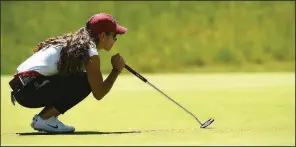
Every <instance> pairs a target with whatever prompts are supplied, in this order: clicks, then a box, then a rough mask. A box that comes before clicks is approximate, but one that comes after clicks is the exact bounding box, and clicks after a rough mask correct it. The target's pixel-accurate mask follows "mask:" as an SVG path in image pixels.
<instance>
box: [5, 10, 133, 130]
mask: <svg viewBox="0 0 296 147" xmlns="http://www.w3.org/2000/svg"><path fill="white" fill-rule="evenodd" d="M126 31H127V29H126V28H124V27H122V26H120V25H119V24H118V23H117V22H116V21H115V20H114V18H113V17H112V16H111V15H109V14H106V13H98V14H95V15H93V16H92V17H91V18H90V19H89V20H88V21H87V23H86V25H85V26H84V27H82V28H80V29H79V30H78V31H76V32H74V33H69V34H66V35H63V36H58V37H53V38H49V39H46V40H45V41H43V42H41V43H39V44H37V46H36V48H35V49H34V50H33V52H34V54H33V55H32V56H31V57H29V58H28V59H27V60H25V61H24V62H23V63H21V64H20V65H19V67H18V68H17V73H16V74H15V75H14V78H13V79H12V80H11V81H10V82H9V85H10V87H11V89H12V92H11V100H12V102H13V104H14V103H15V101H16V102H18V103H19V104H20V105H21V106H23V107H26V108H41V107H44V109H43V110H42V111H41V112H40V113H39V114H36V115H35V116H34V117H33V120H32V123H31V127H32V128H33V129H35V130H38V131H45V132H51V133H66V132H74V130H75V128H74V127H72V126H68V125H65V124H63V123H62V122H61V121H59V120H58V116H59V115H60V114H64V113H65V112H67V111H68V110H69V109H71V108H72V107H74V106H75V105H77V104H78V103H79V102H81V101H82V100H83V99H85V98H86V97H87V96H88V95H89V94H90V93H92V94H93V96H94V97H95V98H96V99H97V100H101V99H102V98H103V97H104V96H105V95H106V94H107V93H108V92H109V91H110V89H111V88H112V85H113V84H114V82H115V80H116V79H117V77H118V75H119V74H120V72H121V71H122V70H123V68H124V66H125V62H124V59H123V58H122V57H121V56H120V55H119V54H116V55H114V56H112V58H111V64H112V66H113V69H112V71H111V72H110V74H109V75H108V77H107V78H106V79H105V80H103V76H102V74H101V71H100V57H99V54H98V50H106V51H109V50H111V48H112V46H113V44H114V43H115V41H116V40H117V38H116V36H117V35H118V34H124V33H126Z"/></svg>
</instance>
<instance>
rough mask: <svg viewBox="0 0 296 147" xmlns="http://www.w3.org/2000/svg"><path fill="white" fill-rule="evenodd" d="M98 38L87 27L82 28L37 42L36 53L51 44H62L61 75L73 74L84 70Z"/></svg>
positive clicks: (59, 64) (58, 67) (59, 67)
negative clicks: (91, 49)
mask: <svg viewBox="0 0 296 147" xmlns="http://www.w3.org/2000/svg"><path fill="white" fill-rule="evenodd" d="M97 41H98V39H97V37H95V35H92V34H91V33H90V31H89V30H88V29H87V28H86V27H82V28H80V29H79V30H78V31H77V32H75V33H67V34H65V35H62V36H57V37H51V38H48V39H46V40H45V41H43V42H40V43H38V44H37V46H36V48H35V49H34V50H33V52H34V53H36V52H38V51H39V50H41V49H43V48H45V47H47V46H49V45H59V46H61V52H60V58H59V61H58V63H57V64H58V65H57V70H58V71H59V74H61V75H71V74H76V73H79V72H82V71H83V70H84V69H85V67H86V64H87V62H88V60H89V53H88V50H89V49H90V48H91V47H93V45H94V44H95V45H98V42H97Z"/></svg>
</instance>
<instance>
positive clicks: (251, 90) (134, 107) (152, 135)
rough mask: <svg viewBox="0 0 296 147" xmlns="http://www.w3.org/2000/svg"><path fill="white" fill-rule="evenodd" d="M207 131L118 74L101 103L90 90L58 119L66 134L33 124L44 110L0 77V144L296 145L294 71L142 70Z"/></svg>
mask: <svg viewBox="0 0 296 147" xmlns="http://www.w3.org/2000/svg"><path fill="white" fill-rule="evenodd" d="M143 75H144V76H145V77H146V78H147V79H148V80H149V81H150V82H151V83H152V84H154V85H155V86H157V87H158V88H160V89H161V90H163V91H164V92H165V93H166V94H168V95H169V96H171V97H172V98H173V99H175V100H176V101H178V102H179V103H180V104H182V105H183V106H184V107H186V108H187V109H188V110H190V111H192V112H193V113H194V114H195V115H196V116H197V117H198V118H199V119H200V120H202V121H203V122H204V121H206V120H208V119H209V118H210V117H213V118H215V122H214V123H213V124H212V125H211V126H210V127H209V128H208V129H200V128H199V125H198V123H197V122H196V121H195V120H194V119H193V118H192V117H191V116H190V115H188V114H187V113H186V112H184V111H183V110H182V109H180V108H179V107H177V106H176V105H175V104H174V103H172V102H170V101H169V100H167V99H166V98H165V97H163V96H162V95H161V94H160V93H158V92H157V91H156V90H154V89H153V88H151V87H150V86H149V85H147V84H145V83H143V82H141V81H140V80H139V79H137V78H136V77H134V76H132V75H130V74H128V75H121V76H120V77H119V79H118V81H117V82H116V84H115V85H114V88H113V89H112V90H111V93H109V94H108V95H107V96H106V97H105V98H104V99H103V100H102V101H96V100H95V99H94V98H93V96H92V95H89V97H88V98H87V99H85V100H84V101H83V102H81V103H80V104H79V105H77V106H75V107H74V108H73V109H71V110H70V111H68V113H66V114H65V115H61V116H60V117H59V118H60V119H61V120H62V121H63V122H64V123H66V124H68V125H74V126H75V127H76V132H75V133H73V134H67V135H44V134H43V135H42V134H41V133H38V132H36V131H34V130H33V129H32V128H31V127H30V123H31V120H32V117H33V115H34V114H35V113H38V112H39V111H40V110H41V109H26V108H23V107H21V106H20V105H18V104H17V105H16V106H13V105H12V104H11V102H10V93H9V91H10V88H9V86H8V84H7V83H8V81H9V80H10V76H2V77H1V145H46V146H48V145H49V146H50V145H295V90H294V89H295V82H294V80H295V78H294V77H295V74H294V73H252V74H249V73H224V74H155V75H151V74H143Z"/></svg>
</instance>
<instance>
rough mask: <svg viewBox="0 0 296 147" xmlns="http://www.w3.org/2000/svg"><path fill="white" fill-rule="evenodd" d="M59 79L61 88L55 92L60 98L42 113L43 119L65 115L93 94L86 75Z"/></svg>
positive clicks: (81, 74)
mask: <svg viewBox="0 0 296 147" xmlns="http://www.w3.org/2000/svg"><path fill="white" fill-rule="evenodd" d="M58 79H59V82H60V85H59V87H60V88H59V90H57V91H55V92H56V93H57V94H56V95H59V96H58V97H59V98H57V99H54V100H53V101H52V102H51V103H49V104H48V105H47V106H46V107H45V108H44V109H43V110H42V111H41V112H40V115H41V117H42V118H43V119H48V118H50V117H51V116H58V115H59V114H64V113H65V112H66V111H68V110H69V109H71V108H73V107H74V106H75V105H77V104H78V103H80V102H81V101H82V100H83V99H85V98H86V97H87V96H88V95H89V94H90V93H91V88H90V86H89V84H88V81H87V76H86V73H80V74H77V75H73V76H65V77H59V78H58Z"/></svg>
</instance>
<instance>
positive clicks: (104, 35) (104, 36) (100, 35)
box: [98, 33, 106, 42]
mask: <svg viewBox="0 0 296 147" xmlns="http://www.w3.org/2000/svg"><path fill="white" fill-rule="evenodd" d="M98 38H99V40H100V42H102V41H104V40H105V39H106V34H105V33H99V34H98Z"/></svg>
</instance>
